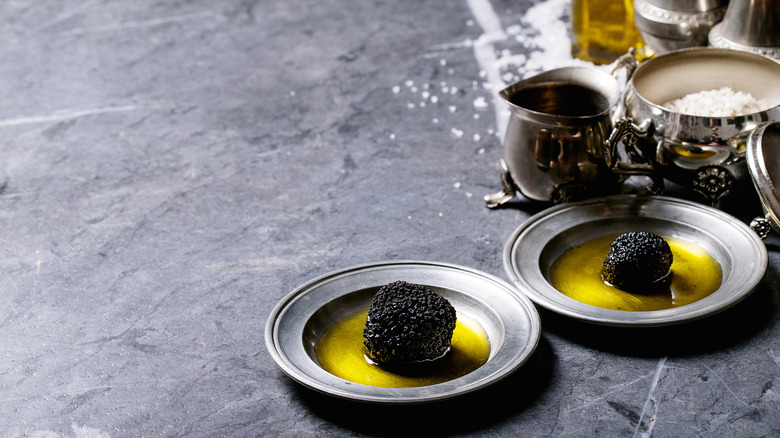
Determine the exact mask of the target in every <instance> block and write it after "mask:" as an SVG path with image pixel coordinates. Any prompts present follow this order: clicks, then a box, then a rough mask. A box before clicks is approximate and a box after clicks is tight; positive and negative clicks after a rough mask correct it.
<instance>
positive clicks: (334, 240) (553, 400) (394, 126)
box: [0, 0, 780, 438]
mask: <svg viewBox="0 0 780 438" xmlns="http://www.w3.org/2000/svg"><path fill="white" fill-rule="evenodd" d="M568 6H569V3H568V1H565V0H538V1H530V0H519V1H506V0H459V1H447V2H419V1H408V0H407V1H379V0H369V1H365V0H332V1H314V0H292V1H277V2H271V1H253V0H218V1H213V0H211V1H207V0H191V1H174V0H141V1H133V2H118V1H109V0H58V1H55V0H12V1H6V2H3V3H2V5H0V41H2V43H0V61H1V62H0V96H2V99H1V100H0V138H1V139H2V140H0V142H2V151H3V155H2V157H3V159H2V160H0V177H1V179H0V224H2V229H3V233H2V236H0V248H1V249H0V266H2V271H3V275H2V277H0V292H1V295H0V339H2V340H3V342H2V349H0V352H1V353H0V394H2V395H1V396H0V435H1V436H4V437H46V438H50V437H79V438H86V437H90V438H91V437H100V438H104V437H142V436H143V437H178V436H187V437H220V436H226V437H227V436H230V437H233V436H235V437H239V436H241V437H243V436H281V437H306V436H312V437H313V436H317V437H342V436H376V435H393V434H405V435H408V434H411V435H415V434H416V433H415V432H420V433H423V434H426V435H439V434H457V435H459V436H494V437H499V436H563V437H575V436H576V437H581V436H629V437H630V436H644V437H647V436H653V437H681V436H682V437H685V436H714V437H730V436H741V437H761V436H771V435H777V434H780V378H779V376H780V327H778V324H777V322H778V314H779V309H778V307H779V305H778V296H777V290H778V278H777V271H778V269H779V268H780V258H779V257H780V254H778V245H777V238H776V237H774V236H771V237H770V238H769V239H768V240H767V241H766V243H767V247H768V248H769V259H770V267H769V271H768V272H767V275H766V277H765V279H764V281H763V282H762V284H761V286H760V287H759V289H758V290H757V291H756V292H755V293H754V294H753V295H751V297H750V298H749V299H748V300H746V301H745V302H743V303H741V304H740V305H738V306H737V307H735V308H733V309H731V310H729V311H727V312H725V313H723V314H721V315H718V316H716V317H713V318H710V319H707V320H705V321H702V322H700V323H695V324H690V325H688V326H684V327H675V328H673V329H658V330H629V329H610V328H603V327H595V326H588V325H584V324H580V323H576V322H573V321H571V320H567V319H565V318H563V317H560V316H556V315H554V314H550V313H547V312H544V311H541V316H542V327H543V332H542V338H541V341H540V345H539V347H538V349H537V350H536V352H535V354H534V355H533V356H532V358H531V360H530V361H529V362H528V363H527V364H526V365H525V366H524V367H523V368H522V369H520V370H519V371H518V372H517V373H515V374H513V375H512V376H511V377H510V378H509V379H508V380H506V381H505V382H502V383H501V384H500V385H498V386H496V387H494V388H491V389H489V390H486V391H482V392H479V393H477V394H474V395H473V396H469V397H466V398H463V399H459V400H455V401H452V402H449V403H444V404H436V405H425V406H416V407H414V408H408V407H407V408H405V407H398V406H396V407H382V406H372V405H359V404H352V403H349V402H343V401H339V400H335V399H331V398H329V397H327V396H322V395H319V394H316V393H313V392H312V391H309V390H307V389H305V388H303V387H301V386H299V385H298V384H296V383H294V382H293V381H292V380H290V379H289V378H288V377H287V376H286V375H284V374H283V373H282V371H281V370H280V369H279V368H278V367H277V366H276V365H275V363H274V362H273V360H272V359H271V357H270V355H269V354H268V352H267V350H266V345H265V340H264V327H265V323H266V319H267V318H268V316H269V314H270V312H271V310H272V309H273V307H274V306H275V305H276V303H277V302H278V301H279V300H280V299H281V298H282V297H283V296H285V295H286V294H288V293H289V292H290V291H292V290H293V289H295V288H296V287H297V286H299V285H301V284H303V283H305V282H306V281H309V280H311V279H312V278H315V277H317V276H320V275H323V274H326V273H328V272H331V271H333V270H337V269H341V268H345V267H349V266H353V265H357V264H363V263H371V262H379V261H387V260H429V261H437V262H443V263H452V264H457V265H462V266H467V267H470V268H474V269H478V270H481V271H483V272H486V273H489V274H492V275H495V276H498V277H500V278H504V279H505V278H506V275H505V274H504V272H503V268H502V260H501V254H502V251H503V246H504V243H505V242H506V240H507V239H508V238H509V236H510V235H511V233H512V231H513V230H514V229H515V228H516V227H517V226H518V225H519V224H521V223H522V222H523V221H524V220H525V219H526V218H528V217H529V216H530V215H532V214H534V213H536V212H538V211H540V210H541V209H542V208H544V207H543V206H540V205H538V204H536V203H533V202H530V201H528V200H525V199H523V198H522V197H519V198H518V199H517V200H515V201H513V203H512V205H511V206H510V207H508V208H502V209H498V210H490V209H487V208H485V206H484V203H483V200H482V198H483V196H484V195H486V194H488V193H493V192H495V191H497V190H498V189H499V188H500V180H499V176H498V161H499V159H500V158H502V156H503V148H502V145H501V135H502V131H503V129H504V128H505V126H506V120H507V119H506V115H507V114H506V108H504V107H502V106H501V105H500V103H499V102H498V101H497V100H496V99H495V93H496V91H497V90H499V89H500V88H502V87H503V86H504V85H506V84H509V83H512V82H514V81H516V80H518V79H520V78H523V77H527V76H529V75H532V74H534V73H538V72H541V71H543V70H546V69H549V68H553V67H556V66H560V65H565V64H567V63H571V62H572V60H571V59H570V55H569V46H568V34H567V25H566V23H567V20H568V18H567V17H568ZM750 207H751V208H752V209H753V210H758V206H757V205H756V204H751V206H750ZM740 212H741V213H744V214H745V215H746V216H749V215H751V214H753V213H754V211H752V210H751V209H750V208H749V209H748V210H740ZM775 385H778V386H775ZM399 418H402V420H399Z"/></svg>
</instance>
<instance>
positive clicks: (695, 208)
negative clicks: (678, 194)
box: [504, 195, 768, 327]
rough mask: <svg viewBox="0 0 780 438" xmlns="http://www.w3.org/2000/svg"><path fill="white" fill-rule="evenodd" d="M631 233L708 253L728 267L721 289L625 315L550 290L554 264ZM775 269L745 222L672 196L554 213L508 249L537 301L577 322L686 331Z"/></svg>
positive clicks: (517, 277)
mask: <svg viewBox="0 0 780 438" xmlns="http://www.w3.org/2000/svg"><path fill="white" fill-rule="evenodd" d="M629 231H649V232H654V233H656V234H659V235H664V236H669V237H674V238H677V239H680V240H684V241H687V242H691V243H695V244H696V245H697V246H699V247H701V248H703V249H705V250H707V252H709V253H710V254H711V255H712V256H713V257H715V259H716V260H717V261H718V263H719V264H720V266H721V269H722V274H723V279H722V283H721V285H720V287H719V288H718V289H717V290H716V291H715V292H713V293H712V295H709V296H707V297H704V298H702V299H700V300H698V301H695V302H693V303H690V304H687V305H684V306H680V307H674V308H671V309H664V310H653V311H622V310H611V309H603V308H600V307H594V306H591V305H588V304H585V303H582V302H580V301H577V300H574V299H573V298H570V297H568V296H566V295H564V294H563V293H561V292H559V291H558V290H557V289H555V288H554V287H553V286H552V284H550V281H549V271H550V267H551V265H552V263H553V262H554V261H555V260H556V259H557V258H558V257H560V256H561V255H562V254H563V253H564V252H566V251H567V250H568V249H569V248H572V247H574V246H577V245H580V244H583V243H585V242H587V241H589V240H592V239H595V238H598V237H602V236H607V235H614V234H619V233H624V232H629ZM767 262H768V255H767V251H766V247H765V246H764V243H763V241H762V240H761V239H760V238H759V236H758V235H757V234H756V233H755V232H754V231H753V230H752V229H751V228H749V227H748V226H747V225H745V224H744V223H742V222H740V221H739V220H738V219H736V218H734V217H733V216H731V215H729V214H727V213H724V212H722V211H721V210H717V209H714V208H712V207H708V206H705V205H702V204H699V203H695V202H691V201H685V200H681V199H676V198H670V197H664V196H652V197H640V196H631V195H621V196H612V197H605V198H597V199H591V200H587V201H581V202H575V203H569V204H561V205H558V206H555V207H551V208H549V209H547V210H545V211H543V212H541V213H538V214H537V215H535V216H533V217H531V218H530V219H528V220H527V221H526V222H525V223H523V224H522V225H521V226H520V227H519V228H517V230H515V232H514V233H513V234H512V236H511V238H510V239H509V240H508V241H507V243H506V246H505V247H504V269H505V270H506V273H507V275H508V276H509V279H510V280H511V281H512V283H513V284H514V285H515V286H516V287H517V288H518V289H519V290H520V291H521V292H523V293H525V294H526V295H527V296H528V297H529V298H530V299H531V301H533V302H535V303H536V304H538V305H539V306H541V307H544V308H546V309H548V310H551V311H553V312H556V313H559V314H562V315H565V316H568V317H571V318H575V319H578V320H581V321H586V322H590V323H596V324H602V325H610V326H633V327H652V326H665V325H672V324H680V323H684V322H690V321H694V320H698V319H702V318H705V317H708V316H711V315H713V314H716V313H718V312H721V311H723V310H726V309H728V308H730V307H732V306H734V305H735V304H737V303H738V302H740V301H742V300H743V299H744V298H745V297H747V296H748V295H749V294H750V293H751V292H753V291H754V290H755V289H756V288H757V287H758V284H759V283H760V281H761V279H762V278H763V276H764V273H765V272H766V268H767Z"/></svg>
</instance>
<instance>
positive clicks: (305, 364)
mask: <svg viewBox="0 0 780 438" xmlns="http://www.w3.org/2000/svg"><path fill="white" fill-rule="evenodd" d="M396 280H405V281H408V282H411V283H418V284H423V285H426V286H428V287H430V288H432V289H433V290H435V291H436V292H437V293H439V294H441V295H442V296H444V297H445V298H447V299H448V300H449V301H450V303H452V305H453V306H454V307H455V309H456V311H458V312H461V313H463V314H465V315H467V316H468V317H470V318H472V319H475V320H476V321H478V322H479V323H480V324H481V325H482V328H484V329H485V331H486V332H487V334H488V338H489V341H490V358H489V359H488V361H487V362H486V363H485V364H484V365H482V366H481V367H480V368H478V369H477V370H475V371H473V372H471V373H469V374H466V375H465V376H462V377H459V378H457V379H453V380H451V381H448V382H444V383H439V384H435V385H429V386H422V387H417V388H380V387H374V386H367V385H361V384H357V383H353V382H350V381H347V380H344V379H342V378H339V377H336V376H334V375H333V374H330V373H328V372H327V371H325V370H324V369H322V368H321V367H320V366H319V365H318V364H317V360H316V355H315V351H314V349H315V346H316V344H317V341H318V340H319V338H320V337H321V336H322V334H323V333H324V331H325V330H326V329H327V328H328V327H330V326H331V325H332V324H333V323H334V322H336V321H338V320H340V319H343V318H344V317H346V316H349V315H351V314H353V313H355V312H358V311H361V310H367V309H368V307H369V305H370V304H371V300H372V299H373V296H374V294H376V291H377V290H378V289H379V288H380V287H381V286H383V285H385V284H387V283H390V282H392V281H396ZM540 335H541V322H540V320H539V314H538V313H537V311H536V308H535V307H534V305H533V303H531V302H530V301H529V300H528V299H527V298H526V297H525V296H524V295H522V294H519V293H518V292H517V290H516V289H514V287H512V285H510V284H509V283H507V282H505V281H504V280H501V279H499V278H497V277H494V276H491V275H489V274H486V273H483V272H480V271H476V270H473V269H470V268H465V267H461V266H456V265H450V264H444V263H433V262H421V261H405V262H404V261H400V262H385V263H376V264H367V265H360V266H355V267H352V268H347V269H343V270H339V271H336V272H332V273H330V274H327V275H324V276H321V277H319V278H316V279H314V280H311V281H309V282H307V283H305V284H304V285H302V286H300V287H298V288H296V289H295V290H294V291H292V292H291V293H290V294H289V295H287V296H286V297H285V298H284V299H282V300H281V301H280V302H279V304H278V305H277V306H276V307H275V308H274V309H273V311H272V312H271V315H270V316H269V318H268V321H267V323H266V327H265V341H266V346H267V348H268V351H269V353H270V354H271V357H272V358H273V360H274V361H275V362H276V364H277V365H278V366H279V367H280V368H281V369H282V371H283V372H284V373H286V374H287V375H288V376H289V377H290V378H292V379H293V380H295V381H297V382H298V383H300V384H302V385H304V386H306V387H308V388H311V389H314V390H316V391H320V392H323V393H325V394H329V395H332V396H335V397H339V398H344V399H349V400H354V401H361V402H369V403H381V404H414V403H425V402H433V401H439V400H445V399H450V398H454V397H457V396H460V395H464V394H468V393H471V392H474V391H477V390H479V389H482V388H485V387H487V386H489V385H492V384H494V383H496V382H498V381H500V380H501V379H503V378H505V377H507V376H508V375H509V374H511V373H512V372H513V371H515V370H517V369H518V368H520V367H521V366H522V365H523V364H524V363H525V362H526V361H527V360H528V359H529V357H530V356H531V354H532V353H533V351H534V350H535V349H536V346H537V344H538V342H539V338H540Z"/></svg>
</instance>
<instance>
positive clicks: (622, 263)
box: [601, 231, 673, 292]
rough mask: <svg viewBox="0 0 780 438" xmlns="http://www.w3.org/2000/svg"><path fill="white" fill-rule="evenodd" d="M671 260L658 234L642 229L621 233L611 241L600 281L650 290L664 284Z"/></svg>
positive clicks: (622, 287)
mask: <svg viewBox="0 0 780 438" xmlns="http://www.w3.org/2000/svg"><path fill="white" fill-rule="evenodd" d="M672 259H673V257H672V250H671V248H669V244H668V243H667V242H666V241H665V240H664V239H663V238H661V237H660V236H658V235H656V234H653V233H647V232H644V231H641V232H631V233H625V234H621V235H620V236H618V237H617V238H616V239H615V240H614V241H613V242H612V246H611V247H610V249H609V253H608V254H607V257H606V259H605V260H604V268H603V269H602V271H601V274H602V277H603V278H604V281H607V282H608V283H610V284H612V285H613V286H616V287H618V288H620V289H623V290H626V291H631V292H641V291H652V290H654V288H655V287H657V286H660V285H663V284H666V281H665V280H668V278H669V275H668V274H669V269H670V268H671V266H672ZM661 280H664V281H661Z"/></svg>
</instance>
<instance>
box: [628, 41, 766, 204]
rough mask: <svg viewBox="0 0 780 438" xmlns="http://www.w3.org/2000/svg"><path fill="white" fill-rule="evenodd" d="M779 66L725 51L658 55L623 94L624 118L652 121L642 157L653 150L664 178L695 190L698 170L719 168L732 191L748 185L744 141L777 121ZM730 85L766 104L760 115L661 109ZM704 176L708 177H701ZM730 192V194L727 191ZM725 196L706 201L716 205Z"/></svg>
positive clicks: (760, 57)
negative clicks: (765, 124) (763, 125)
mask: <svg viewBox="0 0 780 438" xmlns="http://www.w3.org/2000/svg"><path fill="white" fill-rule="evenodd" d="M778 77H780V63H778V62H774V61H773V60H771V59H769V58H766V57H763V56H760V55H756V54H753V53H748V52H742V51H737V50H729V49H716V48H696V49H686V50H680V51H677V52H673V53H669V54H666V55H661V56H657V57H655V58H653V59H651V60H648V61H645V62H643V63H642V64H640V65H639V67H638V68H637V69H636V72H635V73H634V75H633V77H632V78H631V80H630V81H629V83H628V85H627V89H626V94H625V104H626V111H625V114H626V116H627V117H630V118H631V119H633V120H634V121H635V123H640V124H641V123H645V122H646V121H648V120H649V121H651V122H652V128H653V129H652V131H653V135H652V136H649V137H648V139H646V140H643V139H640V140H639V142H640V143H642V146H641V147H642V148H643V149H646V150H648V152H647V153H646V155H648V156H649V155H653V154H652V153H651V152H649V151H650V150H654V151H655V154H654V155H655V156H656V158H657V160H656V165H657V167H658V168H659V169H660V171H661V173H662V174H663V176H664V177H665V178H667V179H669V180H671V181H674V182H676V183H678V184H680V185H682V186H684V187H688V188H691V189H694V188H695V187H694V186H695V184H698V182H701V179H700V178H701V177H702V176H701V175H700V171H701V170H702V169H705V170H706V169H709V168H710V166H718V167H719V168H721V169H724V170H725V171H727V172H728V174H730V177H727V179H729V180H731V178H733V180H734V188H735V189H736V188H737V186H739V185H745V184H749V182H748V181H749V178H748V176H747V166H746V164H745V143H746V141H747V137H748V135H749V134H750V131H751V130H753V129H754V128H755V127H756V126H758V125H760V124H761V123H763V122H766V121H770V120H780V81H778V79H777V78H778ZM722 87H730V88H732V89H734V90H735V91H744V92H748V93H750V94H752V95H753V96H754V97H756V98H757V99H762V100H765V101H767V102H769V104H770V105H771V107H770V108H767V109H766V110H764V111H760V112H757V113H753V114H745V115H740V116H733V117H701V116H695V115H689V114H682V113H677V112H674V111H670V110H668V109H666V108H664V107H663V105H664V104H665V103H666V102H669V101H671V100H674V99H677V98H680V97H683V96H685V95H687V94H691V93H696V92H699V91H703V90H711V89H718V88H722ZM704 176H705V177H706V176H707V175H704ZM732 192H733V190H732ZM722 196H725V194H717V195H716V196H714V197H709V198H708V201H709V202H710V203H711V205H716V204H717V203H718V202H720V200H722Z"/></svg>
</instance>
